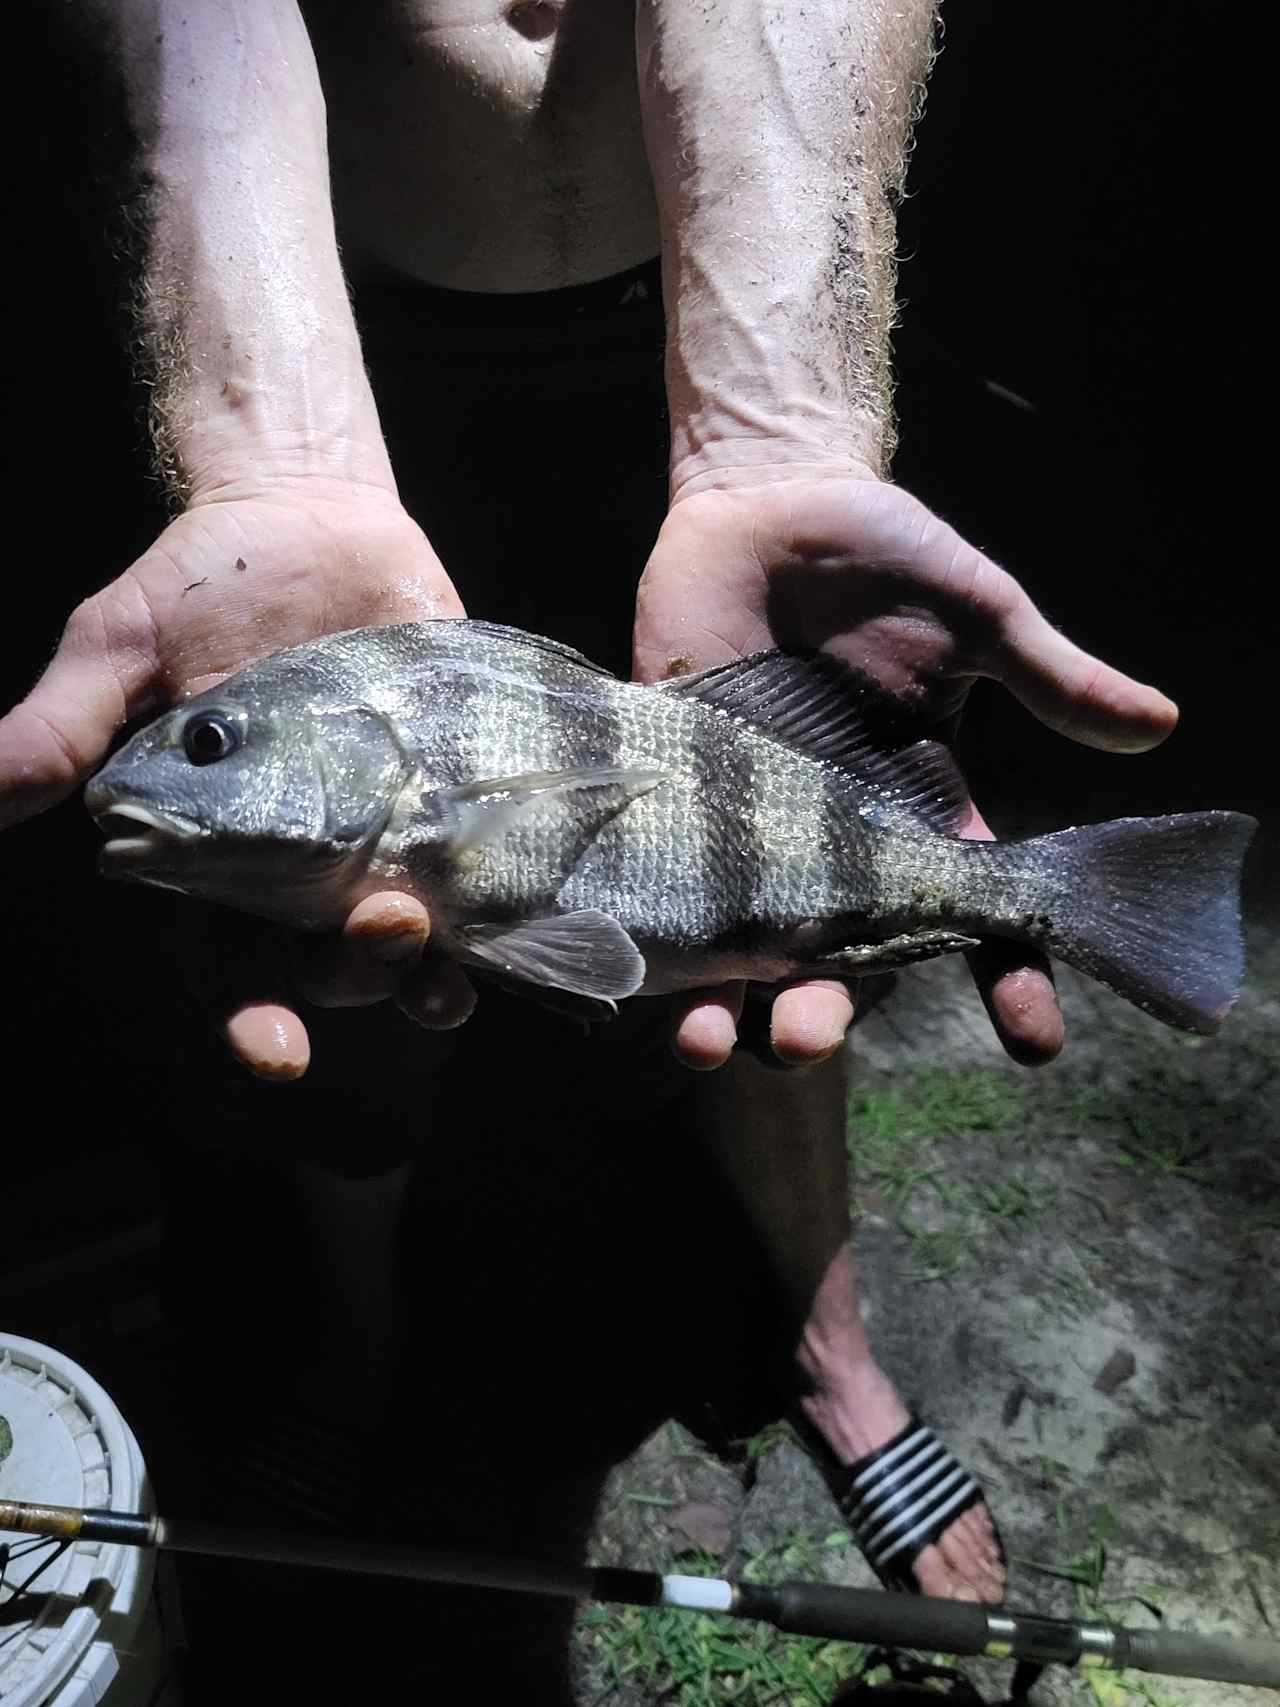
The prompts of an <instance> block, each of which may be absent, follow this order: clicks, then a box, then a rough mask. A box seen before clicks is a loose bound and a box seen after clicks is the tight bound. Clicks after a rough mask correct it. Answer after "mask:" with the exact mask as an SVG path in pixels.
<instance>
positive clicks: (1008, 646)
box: [985, 583, 1178, 753]
mask: <svg viewBox="0 0 1280 1707" xmlns="http://www.w3.org/2000/svg"><path fill="white" fill-rule="evenodd" d="M1013 585H1014V586H1015V587H1016V583H1013ZM985 673H986V674H988V675H991V676H994V677H995V679H996V680H997V681H999V682H1002V683H1003V684H1004V686H1005V687H1007V688H1008V689H1009V691H1010V692H1011V693H1012V694H1014V695H1015V696H1016V698H1018V699H1020V700H1021V701H1022V703H1023V705H1025V706H1026V708H1027V710H1028V711H1030V712H1032V713H1033V715H1034V716H1036V717H1038V718H1039V719H1040V721H1041V722H1042V723H1044V724H1047V725H1048V727H1049V728H1050V729H1056V730H1057V732H1058V733H1059V734H1060V735H1066V736H1067V737H1068V738H1069V739H1071V740H1073V741H1079V742H1081V743H1082V744H1083V745H1084V746H1086V747H1100V748H1103V749H1104V750H1106V751H1109V752H1114V753H1143V752H1146V751H1147V749H1148V748H1150V747H1156V746H1159V744H1160V742H1161V741H1163V740H1164V739H1165V737H1166V736H1167V735H1169V734H1171V733H1172V731H1173V728H1174V725H1175V724H1176V723H1177V721H1178V708H1177V706H1176V705H1175V704H1174V703H1173V701H1172V700H1171V699H1168V698H1166V696H1165V695H1164V694H1162V693H1161V692H1160V691H1159V689H1158V688H1153V687H1147V686H1145V685H1144V684H1143V683H1142V682H1138V681H1135V680H1134V679H1133V677H1132V676H1126V675H1124V674H1123V673H1122V672H1121V671H1120V670H1116V669H1113V668H1112V667H1111V665H1110V664H1104V663H1103V662H1102V660H1101V659H1099V658H1094V657H1092V656H1091V655H1090V654H1089V653H1088V652H1085V651H1083V650H1082V649H1081V648H1080V647H1079V646H1077V645H1075V644H1074V642H1072V641H1070V640H1068V639H1067V637H1066V636H1065V635H1064V634H1060V633H1059V632H1058V630H1057V629H1056V628H1055V627H1054V626H1053V624H1052V623H1051V622H1049V621H1048V620H1047V618H1045V617H1044V616H1043V615H1042V614H1041V613H1040V611H1038V610H1037V609H1036V607H1035V605H1034V604H1033V603H1032V602H1031V600H1030V599H1029V598H1028V597H1027V595H1026V593H1024V592H1023V591H1022V589H1021V588H1020V587H1018V588H1017V592H1016V597H1014V598H1013V599H1012V600H1011V602H1010V605H1009V608H1008V610H1007V612H1006V614H1005V615H1004V616H1003V618H1002V621H1001V623H1000V627H999V630H998V639H997V645H996V649H995V653H994V655H993V656H992V658H991V661H990V664H989V666H988V669H987V671H986V672H985Z"/></svg>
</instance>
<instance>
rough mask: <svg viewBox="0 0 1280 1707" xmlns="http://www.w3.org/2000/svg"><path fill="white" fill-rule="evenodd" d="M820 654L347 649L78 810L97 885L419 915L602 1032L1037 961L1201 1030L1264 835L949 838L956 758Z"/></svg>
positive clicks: (176, 743)
mask: <svg viewBox="0 0 1280 1707" xmlns="http://www.w3.org/2000/svg"><path fill="white" fill-rule="evenodd" d="M916 736H917V732H904V729H903V726H902V724H901V721H900V720H899V721H898V722H896V723H895V721H894V719H893V717H892V716H891V715H886V712H885V708H884V706H883V703H878V702H877V699H876V696H875V694H874V691H873V690H871V689H870V688H869V687H868V686H867V684H863V683H860V681H859V680H858V679H857V678H855V677H853V676H852V675H851V674H850V673H848V672H846V671H844V669H843V668H842V666H839V665H837V664H835V663H833V662H832V661H831V660H829V659H826V658H823V657H817V658H799V657H794V656H790V655H787V654H784V653H780V652H767V653H759V654H756V655H755V656H753V657H750V658H744V659H740V660H737V661H735V662H734V663H730V664H726V665H723V666H720V667H718V668H715V669H711V670H707V671H704V672H702V673H701V674H699V675H696V676H687V677H683V678H680V679H677V680H673V681H669V682H664V683H662V684H660V685H658V686H640V685H638V684H635V683H631V682H623V681H619V680H618V679H617V678H615V677H614V676H612V675H610V674H609V673H608V672H606V671H604V670H601V669H599V668H598V667H597V666H596V665H594V664H592V663H591V662H590V661H589V660H588V659H586V658H584V657H583V656H582V655H581V654H580V653H577V652H574V651H573V650H571V649H570V648H569V647H567V646H562V645H560V644H559V643H558V642H555V641H551V640H544V639H540V638H538V637H537V636H534V635H530V634H525V633H522V632H521V631H519V630H517V629H511V628H503V627H500V626H498V625H496V624H493V623H488V622H475V621H440V622H426V623H417V624H405V625H401V626H397V627H385V628H365V629H355V630H352V631H350V632H348V633H346V634H335V635H331V636H329V637H327V638H325V639H323V640H320V641H317V642H314V643H313V644H310V645H306V646H300V647H296V648H294V649H292V650H290V651H287V652H280V653H277V654H276V655H275V656H274V657H270V658H266V659H264V660H263V661H262V662H261V663H257V664H254V665H252V666H251V667H250V668H248V669H246V670H244V671H242V672H241V673H240V674H239V675H236V676H233V677H232V678H230V679H229V680H228V681H225V682H223V683H222V684H221V686H219V687H216V688H213V689H210V690H209V691H208V692H207V693H203V694H200V695H199V696H198V697H196V698H193V699H191V700H188V701H187V702H186V703H185V704H183V705H181V706H179V707H178V708H177V709H175V710H173V711H170V712H168V713H167V714H166V715H164V716H163V717H161V718H159V719H158V720H157V721H156V722H154V723H152V724H151V725H150V726H149V727H147V728H145V729H143V730H142V731H141V732H140V733H138V734H136V735H135V736H134V737H133V738H132V740H130V741H129V742H128V744H127V745H126V746H125V747H123V748H122V749H121V751H120V752H119V753H117V754H116V755H115V756H114V757H113V758H112V759H111V760H110V761H109V762H108V764H107V765H106V766H105V768H104V769H103V770H101V771H100V772H99V773H98V775H97V776H96V777H95V778H94V779H93V781H92V782H91V783H90V784H89V787H88V789H87V791H86V804H87V805H88V808H89V810H90V811H91V812H92V813H93V814H94V816H95V817H96V818H97V820H98V822H99V825H100V826H101V828H102V830H103V831H104V833H105V834H106V836H107V837H108V840H107V842H106V845H105V847H104V849H103V853H102V869H103V870H104V871H106V872H107V873H108V874H109V875H112V876H117V877H128V878H133V879H136V880H138V881H141V882H144V883H154V884H159V885H161V886H162V887H165V888H171V889H178V890H182V891H184V892H186V893H189V894H193V895H201V896H204V897H207V898H209V899H212V900H216V901H221V902H225V903H227V904H228V905H230V906H233V907H237V908H239V909H241V910H243V911H247V912H252V913H259V914H262V915H265V916H266V917H269V918H273V919H277V920H282V921H284V922H286V923H288V924H291V925H295V926H299V927H302V928H306V929H312V930H329V929H333V928H335V927H337V926H338V925H339V924H340V923H341V922H342V920H343V919H344V918H345V917H346V915H347V913H348V912H349V911H350V909H351V908H352V907H353V906H354V905H355V903H356V902H357V901H359V900H360V899H361V898H362V897H363V896H365V895H368V894H373V893H375V892H378V891H381V890H386V889H393V890H401V891H404V892H407V893H410V894H413V895H416V896H418V897H420V898H421V899H422V900H423V901H424V902H425V903H426V905H427V906H428V908H429V909H430V912H431V918H432V930H433V935H432V941H433V943H434V945H435V946H436V947H437V948H442V949H443V950H444V951H445V952H446V953H448V954H450V955H453V956H454V957H456V959H458V960H459V961H461V962H463V963H464V964H465V965H468V966H470V967H473V968H475V969H477V970H480V971H487V972H490V973H492V974H494V975H496V976H498V977H499V978H501V979H504V980H506V981H507V982H510V983H515V984H517V985H519V986H521V987H524V988H526V989H527V990H529V991H530V993H538V992H541V993H543V994H544V995H545V996H548V997H550V998H552V999H553V1000H554V999H555V998H556V996H557V995H559V994H567V997H568V998H569V1000H570V1001H571V1002H577V1003H580V1004H581V1005H582V1006H583V1007H585V1008H587V1009H591V1010H594V1011H598V1012H599V1013H600V1014H602V1015H603V1014H604V1013H607V1012H608V1011H610V1010H611V1008H612V1006H613V1004H615V1003H616V1002H618V1001H619V1000H622V999H623V998H625V997H628V996H632V995H635V994H637V993H645V994H658V993H661V992H664V991H671V990H679V989H688V988H693V987H696V986H698V985H703V984H709V983H715V982H719V981H721V980H723V979H728V978H752V979H758V980H764V981H768V982H773V981H776V980H779V979H783V978H789V977H794V976H798V975H806V974H814V975H826V976H832V977H857V976H859V975H861V974H863V973H868V972H873V971H879V970H882V969H884V968H887V967H894V966H901V965H904V964H906V963H908V962H910V961H914V960H921V959H925V958H928V957H930V956H933V955H938V954H947V953H952V952H955V951H957V950H961V949H966V948H971V947H973V946H975V945H976V944H977V943H978V942H980V941H982V940H983V939H984V938H988V937H1010V938H1013V939H1014V940H1016V941H1018V942H1023V943H1029V944H1033V945H1034V946H1036V947H1038V948H1041V949H1043V950H1045V951H1046V952H1047V953H1049V954H1051V955H1055V956H1057V957H1058V958H1060V959H1062V960H1064V961H1066V962H1067V963H1068V964H1069V965H1071V966H1074V967H1077V968H1078V969H1080V970H1081V971H1083V972H1085V973H1088V974H1089V975H1090V976H1092V977H1094V978H1096V979H1098V980H1100V981H1101V982H1102V983H1103V984H1105V985H1107V986H1108V987H1109V988H1110V989H1112V990H1115V991H1117V992H1118V993H1119V994H1120V995H1122V996H1124V997H1126V998H1128V1000H1130V1001H1132V1002H1134V1003H1136V1004H1137V1005H1138V1006H1139V1007H1141V1008H1143V1009H1145V1010H1146V1012H1148V1013H1150V1014H1153V1015H1155V1016H1156V1018H1158V1019H1161V1020H1164V1021H1165V1022H1167V1023H1168V1024H1170V1025H1176V1026H1180V1027H1183V1028H1185V1029H1187V1030H1191V1031H1198V1032H1205V1033H1210V1032H1213V1031H1215V1030H1216V1029H1217V1027H1218V1025H1219V1024H1220V1023H1221V1021H1222V1019H1223V1018H1224V1017H1225V1015H1226V1012H1227V1010H1228V1009H1229V1008H1230V1006H1231V1004H1232V1002H1233V1001H1234V1000H1235V997H1236V994H1237V991H1238V988H1239V983H1240V978H1241V975H1242V966H1243V956H1242V950H1241V941H1240V916H1239V881H1240V867H1241V862H1242V860H1243V856H1244V851H1245V848H1246V846H1247V845H1248V842H1249V839H1250V836H1251V835H1252V833H1253V830H1254V829H1255V828H1256V825H1255V824H1254V821H1253V820H1252V819H1251V818H1246V817H1244V816H1242V815H1240V814H1238V813H1233V812H1196V813H1184V814H1180V815H1176V816H1173V817H1167V818H1154V819H1141V818H1122V819H1116V820H1113V821H1111V822H1108V823H1103V824H1095V825H1089V826H1085V827H1082V828H1074V829H1067V830H1060V831H1057V832H1055V833H1053V834H1051V835H1046V836H1037V837H1032V838H1029V839H1026V840H1021V841H1009V842H1000V843H990V842H974V841H965V840H961V839H960V838H959V837H958V836H957V835H956V834H955V833H954V832H955V828H956V825H957V823H958V822H959V821H960V819H961V817H962V815H963V812H964V805H965V798H966V795H965V787H964V782H963V779H962V778H961V776H960V774H959V772H958V771H957V769H956V767H955V765H954V763H953V761H952V759H951V757H950V755H949V753H948V752H947V750H946V749H945V748H944V747H943V746H942V745H940V744H939V743H938V742H936V741H932V740H922V739H918V738H916Z"/></svg>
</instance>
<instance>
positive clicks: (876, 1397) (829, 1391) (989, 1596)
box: [801, 1364, 1005, 1603]
mask: <svg viewBox="0 0 1280 1707" xmlns="http://www.w3.org/2000/svg"><path fill="white" fill-rule="evenodd" d="M801 1408H802V1409H803V1411H804V1413H805V1415H806V1416H807V1418H808V1419H809V1421H810V1422H811V1423H812V1424H813V1426H814V1428H816V1429H817V1430H818V1432H819V1434H821V1435H822V1437H823V1439H824V1440H825V1441H826V1443H827V1445H828V1446H829V1447H830V1449H831V1451H832V1452H833V1453H834V1454H835V1456H836V1458H837V1459H838V1460H839V1462H840V1463H841V1464H852V1463H854V1462H855V1461H856V1460H857V1459H859V1458H862V1457H864V1456H865V1455H866V1454H867V1453H868V1452H875V1451H876V1450H878V1449H879V1448H880V1447H882V1446H884V1445H886V1444H887V1443H888V1442H889V1441H890V1440H892V1439H893V1437H894V1435H895V1434H899V1433H900V1432H901V1431H902V1429H904V1428H905V1427H906V1425H907V1423H908V1422H909V1421H910V1415H909V1413H908V1411H907V1408H906V1406H905V1405H904V1404H903V1403H902V1400H901V1399H900V1398H899V1397H898V1394H897V1392H896V1391H895V1389H894V1386H893V1383H892V1382H891V1381H890V1380H889V1379H888V1377H887V1376H885V1375H883V1374H882V1373H881V1372H880V1370H879V1369H877V1368H876V1366H875V1365H874V1364H870V1365H868V1366H866V1367H864V1368H859V1369H858V1370H856V1371H855V1372H853V1373H846V1374H843V1375H842V1376H841V1377H840V1378H839V1379H838V1380H836V1381H831V1380H828V1381H827V1382H825V1383H824V1384H823V1385H822V1386H821V1387H819V1389H818V1390H817V1391H816V1392H814V1393H813V1394H811V1395H810V1396H808V1397H806V1398H804V1399H802V1400H801ZM911 1571H912V1574H913V1576H914V1577H915V1579H916V1581H917V1583H919V1585H920V1591H921V1593H922V1594H932V1595H938V1596H940V1597H942V1598H943V1599H947V1600H981V1601H988V1602H993V1603H995V1602H999V1601H1001V1600H1003V1598H1004V1588H1005V1570H1004V1566H1003V1565H1002V1564H1001V1563H1000V1554H999V1550H998V1549H997V1547H996V1541H995V1532H994V1530H993V1528H992V1524H991V1514H990V1513H989V1512H988V1510H987V1508H986V1505H985V1504H983V1505H976V1506H971V1507H970V1508H969V1510H968V1511H963V1512H961V1513H960V1515H959V1516H958V1517H957V1518H956V1519H955V1521H954V1522H953V1523H952V1524H951V1526H950V1528H948V1529H946V1530H945V1531H944V1532H943V1533H942V1534H941V1535H940V1536H939V1537H938V1539H937V1541H936V1542H935V1543H934V1544H933V1545H932V1546H930V1547H925V1548H923V1549H922V1550H921V1551H920V1552H919V1553H918V1554H917V1555H916V1557H915V1559H914V1560H913V1561H912V1565H911Z"/></svg>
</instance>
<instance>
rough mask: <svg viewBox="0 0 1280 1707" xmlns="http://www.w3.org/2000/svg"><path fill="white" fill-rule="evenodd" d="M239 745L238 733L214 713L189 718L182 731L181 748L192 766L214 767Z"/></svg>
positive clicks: (203, 713)
mask: <svg viewBox="0 0 1280 1707" xmlns="http://www.w3.org/2000/svg"><path fill="white" fill-rule="evenodd" d="M239 745H240V731H239V730H238V729H237V728H236V726H235V724H234V723H229V722H228V721H227V719H226V718H225V717H223V716H221V715H220V714H219V713H218V712H216V711H201V712H198V713H197V714H196V716H194V717H189V718H188V719H187V721H186V723H185V724H184V725H183V729H182V748H183V751H184V752H185V753H186V755H187V757H188V758H189V759H190V760H191V763H192V764H193V765H216V764H217V762H218V760H219V759H226V758H229V757H230V756H231V754H232V753H234V752H235V750H236V748H237V747H238V746H239Z"/></svg>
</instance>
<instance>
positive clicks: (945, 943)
mask: <svg viewBox="0 0 1280 1707" xmlns="http://www.w3.org/2000/svg"><path fill="white" fill-rule="evenodd" d="M978 944H979V939H978V938H977V937H974V936H961V935H959V934H958V933H957V932H956V931H916V932H915V933H914V934H912V935H910V936H893V937H886V938H885V940H884V941H883V942H868V943H860V944H858V945H857V946H856V947H850V948H838V949H836V950H835V951H834V952H833V953H831V954H824V955H822V956H821V957H820V958H819V959H817V960H814V961H812V962H811V963H810V964H809V965H807V966H805V967H804V968H803V969H802V971H801V973H800V976H803V977H813V978H817V977H822V976H823V975H825V976H827V977H830V976H831V975H832V974H833V973H834V974H835V975H836V976H837V977H842V978H862V977H866V976H867V975H868V974H870V973H872V972H889V971H892V970H893V969H894V968H895V967H898V966H911V965H913V964H914V963H915V962H916V961H917V960H935V959H936V958H937V957H938V956H939V955H940V954H961V953H963V952H964V950H965V949H969V948H977V947H978Z"/></svg>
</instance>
